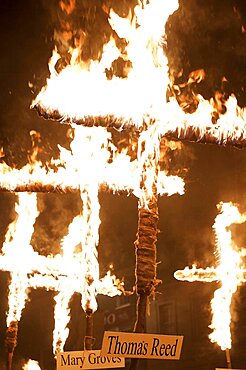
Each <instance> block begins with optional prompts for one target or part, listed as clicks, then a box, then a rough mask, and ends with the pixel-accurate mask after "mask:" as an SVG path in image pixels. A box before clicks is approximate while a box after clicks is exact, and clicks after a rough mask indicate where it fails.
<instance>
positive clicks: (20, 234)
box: [2, 193, 39, 326]
mask: <svg viewBox="0 0 246 370" xmlns="http://www.w3.org/2000/svg"><path fill="white" fill-rule="evenodd" d="M15 211H16V213H17V217H16V219H15V220H14V221H13V222H12V223H11V224H10V225H9V228H8V231H7V234H6V238H5V242H4V244H3V247H2V253H3V255H4V257H5V259H6V260H9V261H11V263H12V264H13V265H14V270H13V271H12V272H11V283H10V286H9V297H8V302H9V311H8V314H7V326H9V324H10V323H11V321H19V320H20V317H21V312H22V310H23V308H24V307H25V301H26V299H27V289H28V279H27V271H28V270H29V268H30V265H29V264H30V256H31V254H32V253H33V249H32V247H31V245H30V242H31V238H32V234H33V231H34V223H35V221H36V218H37V217H38V215H39V212H38V210H37V195H36V194H28V193H23V194H19V202H18V203H17V202H16V204H15Z"/></svg>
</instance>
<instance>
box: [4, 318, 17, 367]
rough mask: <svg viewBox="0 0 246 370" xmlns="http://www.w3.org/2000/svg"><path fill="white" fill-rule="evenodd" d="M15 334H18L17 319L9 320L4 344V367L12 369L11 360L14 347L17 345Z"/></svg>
mask: <svg viewBox="0 0 246 370" xmlns="http://www.w3.org/2000/svg"><path fill="white" fill-rule="evenodd" d="M17 335H18V321H11V323H10V324H9V327H8V328H7V330H6V338H5V345H6V349H7V358H6V369H7V370H11V369H12V360H13V353H14V349H15V347H16V345H17Z"/></svg>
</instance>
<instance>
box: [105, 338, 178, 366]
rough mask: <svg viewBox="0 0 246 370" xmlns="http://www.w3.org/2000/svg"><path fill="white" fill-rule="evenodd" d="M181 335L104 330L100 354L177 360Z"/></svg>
mask: <svg viewBox="0 0 246 370" xmlns="http://www.w3.org/2000/svg"><path fill="white" fill-rule="evenodd" d="M182 343H183V336H174V335H154V334H135V333H121V332H113V331H105V333H104V337H103V343H102V351H101V355H103V356H119V357H128V358H149V359H160V360H179V358H180V353H181V348H182Z"/></svg>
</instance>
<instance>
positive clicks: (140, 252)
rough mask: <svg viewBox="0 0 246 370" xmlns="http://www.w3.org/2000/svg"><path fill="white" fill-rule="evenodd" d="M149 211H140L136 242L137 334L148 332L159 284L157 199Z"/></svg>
mask: <svg viewBox="0 0 246 370" xmlns="http://www.w3.org/2000/svg"><path fill="white" fill-rule="evenodd" d="M148 206H149V207H148V209H145V208H140V209H139V219H138V232H137V240H136V242H135V248H136V271H135V274H136V287H137V295H138V301H137V308H136V322H135V326H134V332H135V333H145V332H146V312H147V305H148V300H149V296H150V295H151V294H154V291H155V287H156V285H157V284H158V281H157V280H156V242H157V234H158V231H159V230H158V228H157V224H158V219H159V217H158V207H157V198H156V197H154V198H153V199H151V200H150V201H149V204H148ZM138 366H139V360H138V359H136V358H135V359H132V360H131V365H130V369H129V370H137V369H138Z"/></svg>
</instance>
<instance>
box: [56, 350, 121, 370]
mask: <svg viewBox="0 0 246 370" xmlns="http://www.w3.org/2000/svg"><path fill="white" fill-rule="evenodd" d="M119 367H121V368H122V367H125V359H124V358H120V357H118V356H101V351H100V350H94V351H93V350H92V351H71V352H58V353H57V360H56V369H57V370H81V369H109V368H114V369H115V368H119Z"/></svg>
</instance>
